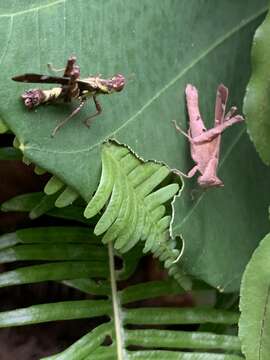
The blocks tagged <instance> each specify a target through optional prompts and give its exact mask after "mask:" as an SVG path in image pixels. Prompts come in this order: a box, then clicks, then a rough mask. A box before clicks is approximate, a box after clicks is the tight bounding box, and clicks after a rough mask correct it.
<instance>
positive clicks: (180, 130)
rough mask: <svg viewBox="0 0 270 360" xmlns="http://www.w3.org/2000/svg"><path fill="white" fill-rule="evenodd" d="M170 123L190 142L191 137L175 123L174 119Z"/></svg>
mask: <svg viewBox="0 0 270 360" xmlns="http://www.w3.org/2000/svg"><path fill="white" fill-rule="evenodd" d="M172 123H173V124H174V127H175V129H176V131H178V132H180V133H181V134H183V135H184V136H185V137H186V138H188V140H189V141H190V142H192V138H191V137H190V136H189V135H188V134H187V133H186V132H185V131H184V130H182V129H181V128H180V126H179V125H178V124H177V122H176V121H175V120H172Z"/></svg>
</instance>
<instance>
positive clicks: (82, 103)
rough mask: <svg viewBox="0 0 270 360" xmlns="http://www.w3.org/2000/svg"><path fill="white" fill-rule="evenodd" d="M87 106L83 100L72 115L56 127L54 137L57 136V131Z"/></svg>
mask: <svg viewBox="0 0 270 360" xmlns="http://www.w3.org/2000/svg"><path fill="white" fill-rule="evenodd" d="M84 104H85V100H82V101H81V103H80V105H79V106H78V107H77V108H76V109H75V110H74V111H72V113H71V114H70V115H69V116H68V117H67V118H65V119H64V120H63V121H61V122H60V123H59V124H58V125H57V126H56V127H55V129H54V130H53V132H52V135H51V136H52V137H54V136H55V134H56V133H57V131H58V130H59V129H60V128H61V127H62V126H64V125H65V124H66V123H67V122H68V121H69V120H70V119H71V118H73V116H75V115H76V114H78V112H79V111H80V110H81V109H82V107H83V106H84Z"/></svg>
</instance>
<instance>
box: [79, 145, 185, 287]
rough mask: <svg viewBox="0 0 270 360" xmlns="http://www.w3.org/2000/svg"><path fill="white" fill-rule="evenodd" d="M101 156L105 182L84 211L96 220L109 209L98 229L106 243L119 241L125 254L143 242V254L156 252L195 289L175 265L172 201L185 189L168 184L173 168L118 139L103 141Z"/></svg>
mask: <svg viewBox="0 0 270 360" xmlns="http://www.w3.org/2000/svg"><path fill="white" fill-rule="evenodd" d="M101 157H102V174H101V179H100V183H99V186H98V189H97V191H96V193H95V195H94V197H93V198H92V200H91V201H90V202H89V203H88V205H87V207H86V209H85V211H84V215H85V217H86V218H91V217H92V216H95V215H97V214H98V213H99V212H100V211H101V210H102V209H103V208H104V212H103V214H102V216H101V218H100V219H99V221H98V223H97V224H96V227H95V229H94V233H95V234H96V235H102V234H103V237H102V242H103V243H104V244H108V243H110V242H114V248H115V249H116V250H118V251H119V252H121V253H125V252H127V251H129V250H130V249H132V248H133V247H134V246H135V245H136V244H137V243H138V242H139V241H140V240H142V241H144V243H145V244H144V249H143V252H145V253H146V252H152V253H153V255H154V257H157V258H159V260H161V261H163V262H164V263H165V267H166V268H167V269H168V271H169V274H170V275H172V276H174V278H175V279H177V281H179V283H180V284H181V285H182V286H184V287H185V288H190V286H191V284H190V281H189V280H188V279H187V278H186V277H185V276H184V274H183V273H182V271H181V269H180V267H179V265H176V260H177V259H178V258H179V255H180V251H179V249H178V248H177V244H176V241H175V240H173V239H171V237H170V234H169V229H170V223H171V208H170V207H169V202H170V201H171V200H172V199H173V197H174V196H175V195H176V194H177V193H178V191H179V188H180V187H179V184H178V183H176V182H174V183H168V182H169V180H168V179H169V177H170V175H171V170H170V169H169V168H168V167H167V166H165V165H163V164H160V163H157V162H154V161H148V162H144V161H143V160H141V159H139V158H138V157H137V156H136V155H135V154H134V153H132V152H131V151H130V150H129V149H128V148H127V147H126V146H120V145H118V144H117V143H115V142H113V141H109V142H106V143H104V144H103V146H102V155H101Z"/></svg>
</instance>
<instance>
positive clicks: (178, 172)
mask: <svg viewBox="0 0 270 360" xmlns="http://www.w3.org/2000/svg"><path fill="white" fill-rule="evenodd" d="M197 171H200V169H199V166H198V165H195V166H194V167H193V168H192V169H191V170H189V172H188V173H187V174H184V173H182V171H180V170H178V169H174V170H173V172H174V173H175V174H177V175H180V176H183V177H184V178H188V179H190V178H192V177H193V176H194V175H195V174H196V172H197Z"/></svg>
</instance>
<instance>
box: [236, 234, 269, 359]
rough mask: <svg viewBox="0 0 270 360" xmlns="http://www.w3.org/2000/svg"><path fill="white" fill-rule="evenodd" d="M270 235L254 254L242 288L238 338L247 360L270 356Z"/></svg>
mask: <svg viewBox="0 0 270 360" xmlns="http://www.w3.org/2000/svg"><path fill="white" fill-rule="evenodd" d="M269 258H270V235H269V234H268V235H266V236H265V238H264V239H263V240H262V242H261V243H260V245H259V247H258V248H257V249H256V250H255V252H254V254H253V255H252V258H251V260H250V262H249V264H248V266H247V268H246V270H245V273H244V276H243V279H242V284H241V301H240V310H241V318H240V322H239V336H240V338H241V342H242V349H243V353H244V354H245V356H246V359H247V360H267V359H269V356H270V340H269V339H270V321H269V319H270V299H269V289H270V261H269Z"/></svg>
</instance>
